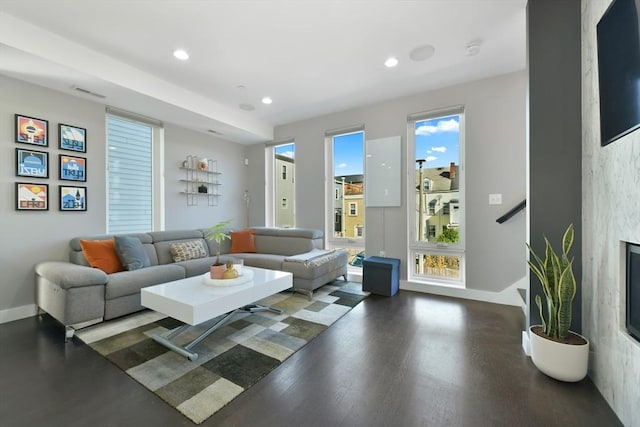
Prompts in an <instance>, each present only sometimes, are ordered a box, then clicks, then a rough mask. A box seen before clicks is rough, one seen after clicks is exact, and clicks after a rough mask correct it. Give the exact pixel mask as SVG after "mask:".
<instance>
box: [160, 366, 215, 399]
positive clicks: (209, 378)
mask: <svg viewBox="0 0 640 427" xmlns="http://www.w3.org/2000/svg"><path fill="white" fill-rule="evenodd" d="M219 379H220V375H217V374H215V373H213V372H211V371H210V370H209V369H205V368H203V367H200V366H198V367H196V368H195V369H192V370H190V371H189V372H187V373H186V374H184V375H182V376H181V377H178V378H177V379H175V380H173V381H171V382H170V383H168V384H166V385H164V386H162V387H160V388H158V389H156V394H157V395H158V396H160V397H161V398H162V399H164V401H166V402H167V403H168V404H169V405H171V406H178V405H180V404H182V403H183V402H185V401H186V400H189V399H190V398H191V397H193V396H195V395H196V394H198V393H200V392H201V391H202V390H204V389H206V388H207V387H209V386H210V385H211V384H213V383H214V382H216V381H218V380H219Z"/></svg>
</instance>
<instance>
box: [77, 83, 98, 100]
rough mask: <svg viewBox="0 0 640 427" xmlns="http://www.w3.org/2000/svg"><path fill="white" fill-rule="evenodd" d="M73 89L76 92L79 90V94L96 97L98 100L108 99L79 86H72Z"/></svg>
mask: <svg viewBox="0 0 640 427" xmlns="http://www.w3.org/2000/svg"><path fill="white" fill-rule="evenodd" d="M72 88H73V89H74V90H77V91H78V92H82V93H84V94H86V95H91V96H95V97H96V98H101V99H104V98H106V96H104V95H101V94H99V93H95V92H91V91H90V90H89V89H84V88H81V87H78V86H72Z"/></svg>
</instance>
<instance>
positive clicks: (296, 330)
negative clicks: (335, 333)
mask: <svg viewBox="0 0 640 427" xmlns="http://www.w3.org/2000/svg"><path fill="white" fill-rule="evenodd" d="M284 323H287V324H289V326H287V327H286V328H284V329H283V330H282V331H281V332H282V333H285V334H287V335H291V336H293V337H297V338H300V339H303V340H305V341H311V338H313V337H315V336H317V335H319V334H320V332H322V331H324V330H325V329H327V327H326V326H325V325H321V324H319V323H313V322H309V321H308V320H304V319H298V318H295V317H289V318H288V319H285V320H284Z"/></svg>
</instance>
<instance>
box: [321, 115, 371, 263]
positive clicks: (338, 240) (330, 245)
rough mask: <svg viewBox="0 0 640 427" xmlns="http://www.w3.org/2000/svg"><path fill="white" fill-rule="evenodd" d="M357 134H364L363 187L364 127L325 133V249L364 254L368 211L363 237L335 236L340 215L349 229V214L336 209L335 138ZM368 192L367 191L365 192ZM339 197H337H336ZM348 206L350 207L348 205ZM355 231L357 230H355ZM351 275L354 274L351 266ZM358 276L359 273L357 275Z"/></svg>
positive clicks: (363, 136)
mask: <svg viewBox="0 0 640 427" xmlns="http://www.w3.org/2000/svg"><path fill="white" fill-rule="evenodd" d="M355 133H362V175H363V185H364V180H365V176H364V174H365V141H366V133H365V129H364V125H354V126H350V127H346V128H341V129H334V130H329V131H326V132H325V177H326V178H325V182H326V190H325V194H326V196H325V200H326V202H325V209H326V214H325V218H326V223H325V247H326V248H327V249H337V248H342V249H345V250H349V251H350V253H351V252H354V253H356V252H362V251H364V248H365V240H366V232H367V231H366V209H363V210H362V237H339V236H335V235H334V234H335V233H336V231H335V230H334V227H335V225H336V218H337V217H338V215H340V216H341V224H342V227H345V230H346V227H347V224H346V218H347V216H348V215H347V213H348V212H345V210H346V209H345V208H343V209H342V210H341V211H340V212H337V211H336V209H335V206H336V205H335V202H336V200H340V195H341V192H340V188H339V187H337V185H339V184H337V183H336V176H337V175H334V138H335V137H340V136H343V135H350V134H355ZM365 191H366V190H365ZM336 196H337V197H336ZM342 200H343V201H346V200H347V199H346V197H345V195H344V194H342ZM363 203H364V194H363ZM347 206H348V205H347ZM354 231H355V229H354ZM349 271H350V274H352V273H354V271H353V270H352V268H351V266H350V270H349ZM356 274H358V273H356Z"/></svg>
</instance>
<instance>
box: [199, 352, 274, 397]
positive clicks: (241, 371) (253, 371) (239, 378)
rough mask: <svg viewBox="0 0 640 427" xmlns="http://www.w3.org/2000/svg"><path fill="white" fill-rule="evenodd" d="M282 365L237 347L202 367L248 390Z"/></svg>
mask: <svg viewBox="0 0 640 427" xmlns="http://www.w3.org/2000/svg"><path fill="white" fill-rule="evenodd" d="M279 364H280V361H278V360H276V359H274V358H272V357H269V356H267V355H265V354H262V353H258V352H257V351H255V350H252V349H250V348H247V347H245V346H243V345H237V346H235V347H233V348H231V349H229V350H228V351H226V352H225V353H223V354H221V355H220V356H218V357H216V358H215V359H212V360H210V361H208V362H207V363H205V364H204V365H202V366H203V367H204V368H206V369H209V370H210V371H211V372H213V373H215V374H218V375H220V376H221V377H223V378H226V379H227V380H229V381H231V382H232V383H234V384H237V385H239V386H240V387H242V388H244V389H247V388H249V387H251V386H252V385H253V384H255V383H256V382H258V380H259V379H260V378H262V377H264V376H265V375H267V374H268V373H269V372H271V371H272V370H273V368H275V367H276V366H278V365H279Z"/></svg>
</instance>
